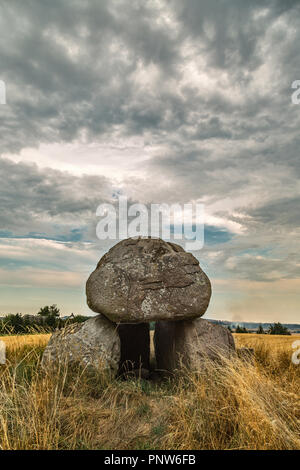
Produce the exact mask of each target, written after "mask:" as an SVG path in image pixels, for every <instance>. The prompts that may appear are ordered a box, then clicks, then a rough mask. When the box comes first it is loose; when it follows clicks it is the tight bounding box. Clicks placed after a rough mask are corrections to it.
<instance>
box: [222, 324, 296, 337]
mask: <svg viewBox="0 0 300 470" xmlns="http://www.w3.org/2000/svg"><path fill="white" fill-rule="evenodd" d="M229 329H230V331H232V330H231V328H230V327H229ZM235 333H251V332H250V331H248V330H247V328H245V327H244V326H240V325H237V326H236V328H235ZM256 333H257V334H258V335H265V334H268V335H290V334H291V333H290V331H289V330H288V328H287V327H286V326H284V325H282V324H281V323H279V322H278V323H273V325H270V326H269V328H268V329H267V330H266V331H265V330H264V329H263V327H262V325H259V327H258V329H257V331H256Z"/></svg>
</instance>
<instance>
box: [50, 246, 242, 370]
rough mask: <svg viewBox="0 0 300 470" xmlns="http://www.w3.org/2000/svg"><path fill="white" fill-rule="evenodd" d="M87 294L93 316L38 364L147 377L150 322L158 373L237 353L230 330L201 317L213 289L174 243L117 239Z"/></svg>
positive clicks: (66, 333)
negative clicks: (74, 365)
mask: <svg viewBox="0 0 300 470" xmlns="http://www.w3.org/2000/svg"><path fill="white" fill-rule="evenodd" d="M86 296H87V304H88V306H89V308H90V309H91V310H92V311H94V312H96V313H97V316H95V317H93V318H91V319H89V320H87V321H85V322H84V323H81V324H71V325H69V326H67V327H66V328H64V329H62V330H58V331H56V332H55V333H53V335H52V337H51V338H50V341H49V343H48V345H47V347H46V349H45V352H44V355H43V358H42V363H43V364H46V363H47V364H49V363H57V362H59V361H60V360H62V359H63V360H65V361H67V362H70V363H72V362H81V363H82V364H84V365H86V366H91V367H94V368H96V369H98V368H102V369H103V368H104V369H107V370H110V371H111V373H112V374H113V375H123V376H124V375H127V374H134V375H138V376H140V377H144V378H147V377H148V376H149V371H150V323H151V324H153V322H155V332H154V349H155V359H156V369H157V370H159V371H163V372H167V373H174V372H175V371H176V370H178V369H181V368H183V367H184V368H189V369H192V370H196V371H199V370H201V368H202V367H203V364H204V363H205V362H206V361H207V360H213V361H214V360H220V358H228V357H230V355H231V354H232V353H233V352H234V351H235V345H234V339H233V336H232V334H231V333H230V331H229V330H228V329H227V328H225V327H223V326H221V325H218V324H213V323H211V322H209V321H207V320H204V319H202V318H200V317H202V316H203V315H204V313H205V312H206V310H207V307H208V305H209V301H210V298H211V284H210V281H209V279H208V277H207V275H206V274H205V273H204V272H203V270H202V269H201V268H200V265H199V261H198V260H197V259H196V258H195V257H194V256H193V255H192V254H191V253H187V252H186V251H185V250H184V249H183V248H182V247H181V246H179V245H177V244H175V243H171V242H166V241H164V240H162V239H160V238H151V237H135V238H129V239H126V240H122V241H121V242H119V243H117V244H116V245H115V246H114V247H112V248H111V249H110V250H109V251H108V252H107V253H106V254H105V255H104V256H103V257H102V258H101V259H100V261H99V262H98V264H97V267H96V269H95V271H94V272H93V273H92V274H91V275H90V277H89V279H88V281H87V284H86Z"/></svg>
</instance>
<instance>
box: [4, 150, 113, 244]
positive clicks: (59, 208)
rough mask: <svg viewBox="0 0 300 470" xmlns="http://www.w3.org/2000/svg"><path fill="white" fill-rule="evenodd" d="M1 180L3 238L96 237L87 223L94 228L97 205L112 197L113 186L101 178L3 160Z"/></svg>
mask: <svg viewBox="0 0 300 470" xmlns="http://www.w3.org/2000/svg"><path fill="white" fill-rule="evenodd" d="M0 180H1V191H0V205H1V229H2V230H1V233H2V237H6V236H8V237H9V236H10V237H12V236H23V237H24V236H25V237H28V236H31V237H33V238H54V239H58V240H64V239H66V238H68V240H73V241H76V240H80V239H81V238H82V235H85V237H86V238H89V237H91V236H92V235H93V236H94V234H92V233H91V231H90V230H87V229H86V225H87V223H88V221H89V222H90V224H91V225H93V224H94V223H95V220H94V219H95V210H96V208H97V207H98V205H99V204H100V203H101V202H107V201H110V200H111V197H112V187H111V185H110V183H109V181H108V180H107V179H106V178H104V177H102V176H91V175H86V176H82V177H76V176H74V175H70V174H68V173H66V172H61V171H57V170H53V169H50V168H48V169H46V170H40V169H38V167H37V166H36V165H33V164H30V165H29V164H23V163H18V164H16V163H13V162H10V161H9V160H6V159H3V158H2V159H0ZM84 229H85V230H86V233H82V232H84ZM1 233H0V235H1Z"/></svg>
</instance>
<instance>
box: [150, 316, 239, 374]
mask: <svg viewBox="0 0 300 470" xmlns="http://www.w3.org/2000/svg"><path fill="white" fill-rule="evenodd" d="M154 345H155V355H156V363H157V368H158V369H160V370H166V371H169V372H173V371H174V370H175V369H179V368H181V367H182V366H183V367H187V368H189V369H192V370H201V367H202V366H203V364H204V363H205V362H207V360H213V361H214V360H219V359H220V357H221V356H222V357H226V358H229V357H230V355H231V354H233V353H234V352H235V344H234V339H233V336H232V334H231V333H230V331H229V330H228V329H227V328H225V327H223V326H221V325H217V324H214V323H211V322H209V321H207V320H204V319H202V318H199V319H196V320H186V321H181V322H166V321H160V322H157V323H156V325H155V334H154Z"/></svg>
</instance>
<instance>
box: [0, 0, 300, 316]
mask: <svg viewBox="0 0 300 470" xmlns="http://www.w3.org/2000/svg"><path fill="white" fill-rule="evenodd" d="M297 79H300V3H299V1H297V0H295V1H292V0H286V1H283V0H268V1H267V0H265V1H264V0H252V1H251V2H246V1H245V0H226V1H225V0H224V1H222V0H206V1H202V0H185V1H182V0H148V1H147V2H145V1H142V0H123V1H122V0H101V1H99V0H86V1H84V0H64V1H63V2H62V1H58V0H51V2H50V1H46V0H27V1H26V2H24V1H23V0H10V1H7V2H1V6H0V80H3V81H4V82H5V84H6V93H7V104H6V105H0V129H1V131H0V132H1V134H0V135H1V140H0V148H1V150H0V155H1V156H0V201H1V205H0V207H1V212H0V237H1V238H0V285H1V287H0V298H1V302H0V315H1V314H5V313H9V312H12V313H15V312H23V313H36V312H37V311H38V310H39V308H40V307H41V306H43V305H45V304H52V303H57V304H58V305H59V307H60V308H61V311H62V313H63V314H70V313H71V312H74V313H84V314H89V313H90V312H89V309H88V307H87V306H86V302H85V294H84V288H85V281H86V279H87V277H88V275H89V273H90V272H91V271H92V270H93V269H94V267H95V265H96V264H97V262H98V260H99V258H100V257H101V255H102V254H103V253H104V251H105V250H106V249H107V243H106V244H105V243H103V242H101V241H99V240H97V238H96V236H95V227H96V224H97V222H98V219H97V217H96V208H97V206H98V205H99V204H100V203H102V202H111V201H112V200H113V197H114V195H115V194H116V193H122V194H124V195H127V196H128V197H129V198H130V200H131V201H134V202H143V203H146V204H150V203H151V202H155V203H175V202H180V203H188V202H192V201H193V202H202V203H204V204H205V212H206V227H205V235H206V240H205V246H204V248H203V250H201V251H200V252H197V254H196V256H197V257H198V259H199V260H200V265H201V266H202V267H203V269H204V270H205V271H206V273H207V274H208V276H209V277H210V279H211V281H212V286H213V297H212V301H211V304H210V307H209V309H208V311H207V313H206V315H205V317H208V318H219V319H228V320H234V321H270V322H273V321H281V322H300V314H299V306H300V215H299V206H300V191H299V189H300V183H299V175H300V159H299V149H300V105H299V106H297V105H295V104H292V101H291V94H292V92H293V90H292V88H291V85H292V83H293V81H295V80H297Z"/></svg>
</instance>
